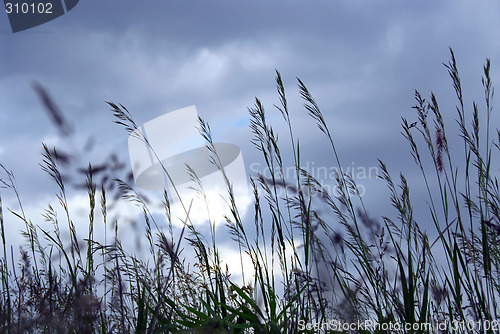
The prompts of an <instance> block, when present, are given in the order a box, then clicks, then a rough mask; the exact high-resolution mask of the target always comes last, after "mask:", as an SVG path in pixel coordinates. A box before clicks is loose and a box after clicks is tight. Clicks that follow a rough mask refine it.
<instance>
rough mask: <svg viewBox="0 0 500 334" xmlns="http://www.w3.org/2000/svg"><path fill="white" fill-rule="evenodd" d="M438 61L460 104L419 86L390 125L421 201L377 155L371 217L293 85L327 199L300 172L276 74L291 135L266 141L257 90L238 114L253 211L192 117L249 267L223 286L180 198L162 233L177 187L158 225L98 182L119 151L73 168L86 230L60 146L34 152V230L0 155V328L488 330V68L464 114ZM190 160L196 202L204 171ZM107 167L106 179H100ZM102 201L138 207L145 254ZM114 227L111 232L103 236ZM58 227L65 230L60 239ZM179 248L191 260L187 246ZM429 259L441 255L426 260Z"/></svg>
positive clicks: (496, 274) (132, 192)
mask: <svg viewBox="0 0 500 334" xmlns="http://www.w3.org/2000/svg"><path fill="white" fill-rule="evenodd" d="M450 51H451V50H450ZM445 67H446V69H447V70H448V73H449V75H450V77H451V79H452V84H453V88H454V91H455V93H456V97H457V101H458V103H457V106H456V121H457V122H456V124H445V121H444V120H445V118H446V117H443V115H442V113H441V111H440V106H439V105H438V102H437V98H436V96H435V95H434V94H432V93H431V95H430V97H429V99H428V100H427V99H425V98H423V97H422V95H421V94H420V93H419V92H415V100H416V105H415V106H414V109H415V112H416V114H415V116H414V119H412V120H407V119H405V118H403V119H402V135H403V136H404V138H405V139H406V140H407V142H408V143H409V150H410V153H411V157H413V160H414V162H415V164H416V166H417V168H418V169H419V170H420V172H421V177H422V181H423V182H422V184H423V185H424V186H425V191H426V192H427V198H425V199H420V198H417V199H415V198H412V197H411V193H410V184H409V182H408V181H407V179H406V177H405V176H404V175H403V174H400V175H399V177H398V179H397V180H395V179H394V178H393V176H392V175H391V173H390V172H389V169H390V167H389V166H388V165H387V164H385V163H384V162H382V161H379V167H380V171H381V174H380V175H379V176H380V179H381V182H385V184H386V185H387V188H388V204H389V203H390V204H391V205H392V207H393V211H390V212H387V214H386V215H384V216H382V217H380V218H374V217H372V216H371V215H370V214H369V209H368V208H367V206H368V205H365V203H364V199H363V196H361V194H360V193H359V191H358V186H357V184H356V181H355V179H354V177H353V176H352V175H351V174H349V173H345V172H343V169H342V160H341V157H340V154H339V152H338V150H337V148H336V145H335V140H334V134H335V132H334V131H331V130H330V128H329V126H328V124H327V118H326V117H325V116H324V115H323V113H322V112H321V110H320V107H319V104H318V103H317V102H316V100H315V99H314V97H313V95H312V93H311V92H310V91H309V90H308V89H307V87H306V85H305V83H304V82H302V81H301V80H300V79H299V80H298V90H299V94H300V96H301V97H302V99H303V101H304V105H303V107H304V112H306V113H308V114H309V115H310V117H311V118H312V120H313V121H315V122H316V123H317V126H318V128H319V130H320V133H319V135H321V136H324V140H325V141H326V142H327V143H328V144H329V147H330V153H329V154H330V156H331V163H332V165H334V166H336V167H337V168H336V170H337V171H338V173H337V174H336V180H335V182H336V189H337V191H336V193H334V194H332V193H329V192H328V191H326V189H325V188H324V187H323V185H322V183H321V181H320V180H317V179H316V178H314V177H313V175H312V173H311V171H308V170H306V169H305V168H304V166H305V165H306V163H305V162H304V161H303V160H302V156H301V145H300V141H299V138H297V137H296V136H295V135H294V128H295V127H296V126H297V125H295V124H293V117H292V116H293V115H292V114H291V113H290V111H289V105H288V102H287V94H286V91H285V87H284V85H283V80H282V78H281V75H280V73H279V72H276V87H277V93H278V97H279V103H278V104H277V105H275V106H274V108H273V109H275V110H273V112H278V113H279V114H281V116H282V117H283V122H284V125H285V128H286V129H287V134H285V136H288V139H287V140H283V139H282V140H281V141H280V142H278V133H276V131H275V130H274V129H275V128H273V126H272V125H271V124H270V123H269V120H268V113H267V111H266V109H265V107H264V105H263V104H262V103H261V101H260V100H259V99H256V100H255V104H254V106H252V107H251V108H249V115H250V128H251V130H252V133H253V139H252V143H253V145H254V146H255V148H256V149H257V150H258V151H259V152H260V153H261V155H262V159H263V162H264V165H265V168H266V170H268V171H271V172H272V173H271V174H270V175H266V176H264V174H256V175H250V184H251V187H252V193H253V210H251V211H252V212H251V217H250V219H245V220H244V219H243V218H242V217H241V216H240V213H239V211H238V206H237V199H236V198H235V195H234V191H233V186H232V183H231V180H230V179H228V178H227V176H226V174H225V172H224V168H223V165H222V163H221V160H220V158H219V156H218V153H217V150H216V148H215V145H214V143H213V139H212V134H211V131H210V127H209V125H208V124H207V123H206V122H205V121H203V120H202V119H200V120H199V130H200V134H201V135H202V136H203V138H204V140H205V142H206V146H207V149H208V150H209V152H210V156H211V162H212V164H213V165H214V166H215V167H216V168H217V169H219V170H220V171H221V173H222V174H223V175H224V180H225V185H226V189H227V192H228V195H229V197H228V198H229V201H228V208H227V215H226V216H225V219H226V226H225V228H226V229H227V230H228V231H229V233H231V235H232V236H233V241H234V243H235V247H237V249H238V250H239V252H240V256H241V261H243V258H244V257H246V256H249V257H250V258H251V261H252V264H253V270H252V275H251V277H249V276H248V274H245V272H244V273H243V282H244V283H243V284H237V283H235V282H236V281H235V280H234V278H233V277H231V275H230V273H229V270H228V268H226V267H225V266H224V265H223V261H222V258H223V255H222V254H221V252H220V249H219V245H218V244H217V238H216V229H215V222H214V221H212V220H211V219H209V217H208V219H207V220H208V223H209V224H210V229H209V231H210V232H209V235H203V234H201V233H200V232H199V231H198V230H197V228H196V227H195V226H194V225H193V224H192V223H191V220H190V212H191V210H195V209H196V208H192V207H191V205H190V203H183V206H184V209H185V219H184V220H183V224H184V225H183V226H184V227H183V228H182V229H181V230H180V231H179V230H178V229H174V228H173V226H174V221H173V219H174V218H173V217H172V214H171V203H172V201H176V200H179V199H178V198H177V197H178V194H176V191H175V188H174V192H173V193H170V192H168V191H167V190H165V191H164V193H163V195H164V196H163V201H162V202H161V205H162V207H163V209H164V212H165V215H164V217H163V218H162V219H161V221H160V220H159V219H160V218H159V217H158V215H154V214H152V212H151V210H150V205H152V204H151V203H149V201H148V200H147V199H146V198H145V196H143V195H142V194H140V193H139V192H138V191H137V190H136V189H135V187H134V186H133V185H132V184H131V183H130V182H128V181H130V180H129V178H127V177H125V178H124V179H118V178H115V179H114V180H113V182H111V181H110V179H111V176H112V175H113V173H114V172H116V171H117V170H120V168H115V167H116V166H117V165H120V164H119V163H117V162H116V161H115V160H116V158H115V159H111V160H113V161H114V165H113V166H115V167H109V166H107V165H97V166H96V167H95V166H92V165H91V164H89V165H88V167H86V168H85V169H83V171H84V173H83V174H81V175H82V177H84V182H83V184H84V188H85V189H86V192H87V194H88V208H89V210H88V212H89V214H88V230H87V232H85V233H84V234H81V233H82V232H81V231H78V232H77V230H76V225H75V223H74V221H73V218H72V214H71V210H70V207H69V204H68V189H67V186H66V184H67V181H66V180H65V177H64V175H65V174H64V171H63V170H64V169H67V168H68V164H69V163H68V161H67V159H65V155H64V154H63V153H61V152H59V151H58V150H56V149H55V148H49V147H47V146H46V145H44V146H43V149H44V152H43V160H42V164H41V167H42V169H43V170H44V171H45V172H46V173H47V174H48V175H49V176H50V177H51V178H52V179H53V181H54V182H55V183H56V185H57V188H58V192H57V194H56V202H55V203H52V204H49V205H48V206H47V209H46V210H45V212H44V213H43V215H42V217H43V219H44V221H45V223H44V224H38V223H34V222H32V221H31V220H30V219H29V218H28V217H27V216H26V214H25V212H24V209H23V206H22V201H21V196H20V195H19V192H18V189H17V187H16V184H15V178H14V175H13V173H12V172H11V171H9V170H8V169H7V168H5V167H4V166H3V165H0V170H1V179H0V180H1V186H2V188H3V191H2V193H5V192H10V193H11V194H13V195H14V198H16V199H17V201H18V209H17V210H16V211H14V210H11V209H8V210H7V211H6V210H3V211H2V210H1V209H2V205H1V204H2V202H1V197H0V223H1V236H2V246H3V247H2V250H3V257H2V259H1V260H0V268H1V269H0V270H1V285H2V294H1V296H0V328H1V330H2V332H9V333H10V332H13V333H24V332H37V333H38V332H41V333H68V332H69V333H130V332H135V333H168V332H179V333H188V332H189V333H310V332H327V331H330V332H364V333H382V332H409V333H427V332H429V333H431V332H432V333H437V332H443V331H444V332H487V333H493V332H498V328H495V327H494V326H495V324H496V323H495V322H494V321H497V320H498V312H499V307H498V298H499V296H500V294H499V293H500V284H499V282H500V280H499V279H500V252H499V242H498V238H499V235H500V192H499V185H498V180H497V177H496V169H495V168H494V165H495V160H494V159H495V154H497V153H498V150H500V131H498V130H496V134H495V135H493V134H492V133H493V132H492V131H493V130H492V129H491V124H490V122H491V120H492V117H491V113H492V110H493V107H492V105H493V103H492V101H493V92H494V90H493V85H492V81H491V77H490V68H491V66H490V61H489V60H487V61H486V64H485V65H484V73H483V78H482V85H483V88H484V100H485V102H484V109H485V110H484V111H483V112H481V111H480V107H479V105H478V104H477V103H475V102H473V103H472V112H471V115H469V114H468V113H467V111H466V110H468V108H467V107H466V105H467V103H466V102H465V101H464V97H463V92H462V85H461V81H460V76H459V72H458V67H457V64H456V59H455V56H454V54H453V52H452V51H451V60H450V61H449V62H448V63H446V64H445ZM36 89H37V92H38V93H39V94H40V96H41V98H42V102H43V103H44V104H45V105H46V107H47V108H48V109H49V114H51V115H52V117H53V118H54V119H57V120H58V122H57V123H56V125H58V124H59V125H60V124H62V125H64V129H62V130H65V131H61V133H62V134H63V135H66V136H70V135H71V131H70V130H69V129H71V127H70V126H69V125H68V123H67V122H65V121H64V118H62V117H61V115H59V111H58V109H57V107H56V105H55V104H54V103H53V102H52V101H51V100H50V97H49V95H48V94H47V93H46V92H45V90H44V89H43V88H42V87H41V86H37V87H36ZM108 104H109V106H110V107H111V110H112V112H113V113H114V115H115V120H116V123H118V124H120V125H121V126H123V127H124V128H125V129H126V131H127V132H128V133H129V134H135V135H136V136H139V139H141V140H143V141H144V143H145V144H147V145H149V143H148V142H147V139H146V138H143V137H140V132H135V130H137V126H136V124H135V123H134V121H133V118H132V116H131V114H130V112H129V111H128V110H127V109H126V108H125V107H123V106H122V105H117V104H115V103H111V102H108ZM471 116H472V117H471ZM468 117H471V118H470V120H469V119H468ZM455 125H458V132H457V133H455V134H454V126H455ZM279 126H280V127H281V125H279ZM281 138H283V137H281ZM457 140H460V141H461V142H462V143H463V147H462V149H461V150H462V151H461V152H460V151H458V152H457V151H453V149H456V147H455V146H454V145H451V144H452V143H453V142H455V141H457ZM283 143H285V144H284V146H283ZM282 149H287V150H291V154H290V156H292V157H293V168H294V171H295V177H294V178H293V179H288V178H287V177H286V176H287V173H285V170H286V169H287V167H286V166H285V165H284V161H283V158H282V157H283V156H284V155H283V154H282V151H281V150H282ZM325 154H327V152H325ZM429 161H430V164H429V163H428V162H429ZM108 167H109V168H108ZM187 168H188V172H189V173H190V176H191V178H192V180H193V181H195V182H196V184H197V185H198V187H197V189H196V190H197V192H198V194H199V195H201V196H202V197H203V196H204V189H203V185H202V183H201V181H200V180H199V178H198V176H197V175H196V173H195V171H194V170H193V169H192V168H190V167H189V166H188V167H187ZM163 169H164V172H165V174H166V176H167V177H168V170H167V169H166V168H165V167H163ZM80 170H81V171H82V169H80ZM103 171H106V172H107V174H105V176H104V177H100V178H99V177H98V176H99V174H101V175H102V173H103ZM370 195H371V194H369V193H368V194H367V196H370ZM110 196H111V197H110ZM118 197H119V198H118ZM114 200H125V201H127V202H128V203H130V204H131V205H137V206H139V207H140V208H141V210H142V217H141V218H140V219H141V221H142V223H143V226H145V228H144V237H145V238H144V239H145V240H146V241H147V247H148V253H149V254H148V256H147V258H144V257H140V256H137V255H135V254H130V253H128V252H127V251H126V249H125V247H123V245H122V243H121V241H120V239H119V238H118V229H119V226H120V224H121V221H120V220H119V219H117V220H115V221H110V219H112V218H110V217H112V216H111V215H110V214H109V210H110V209H111V207H112V203H113V201H114ZM420 201H422V203H425V204H426V205H427V209H428V210H427V211H425V212H416V211H415V210H416V209H415V208H417V207H418V208H421V207H422V205H421V204H419V203H420ZM207 205H208V204H207ZM388 209H389V205H388ZM61 212H62V215H61ZM96 212H100V214H96ZM8 219H9V221H10V219H14V220H20V221H21V222H22V223H23V224H24V226H25V230H24V232H23V236H24V237H25V244H24V245H23V247H22V248H20V250H19V251H20V256H16V258H19V260H15V256H14V253H17V250H14V249H13V246H12V245H9V244H8V241H7V240H6V233H5V226H6V224H7V220H8ZM251 220H253V224H252V223H251ZM47 222H49V223H50V225H48V224H46V223H47ZM429 222H432V224H429ZM432 225H433V226H434V229H432ZM47 226H51V227H50V228H47ZM111 228H114V233H113V234H114V236H113V237H112V238H111V239H112V240H108V239H109V238H110V236H108V230H109V232H111V230H112V229H111ZM98 229H103V230H104V231H105V238H104V242H102V241H100V242H99V241H97V240H96V237H95V232H96V231H97V230H98ZM66 232H67V234H68V235H69V239H65V238H64V237H63V235H65V234H66ZM430 236H433V237H432V238H431V237H430ZM63 240H65V241H63ZM188 248H189V249H191V250H192V251H193V253H194V254H195V257H194V259H189V258H187V257H186V256H185V255H183V254H184V253H183V249H188ZM441 253H442V254H443V256H444V257H442V258H439V257H437V256H435V255H436V254H441ZM370 323H371V324H374V325H373V326H369V324H370ZM357 324H361V327H359V325H357ZM480 325H482V326H483V327H482V328H480V327H479V326H480ZM346 326H349V327H346ZM353 326H354V327H353ZM399 326H402V327H399ZM405 326H409V327H405ZM488 326H489V327H488Z"/></svg>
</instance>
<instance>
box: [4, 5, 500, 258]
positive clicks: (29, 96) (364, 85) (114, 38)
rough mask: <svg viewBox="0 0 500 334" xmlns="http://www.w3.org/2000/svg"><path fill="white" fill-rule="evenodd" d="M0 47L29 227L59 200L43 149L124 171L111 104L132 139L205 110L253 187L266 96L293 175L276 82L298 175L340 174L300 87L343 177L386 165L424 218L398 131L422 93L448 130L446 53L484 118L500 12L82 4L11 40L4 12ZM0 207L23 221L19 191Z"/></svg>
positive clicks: (10, 138)
mask: <svg viewBox="0 0 500 334" xmlns="http://www.w3.org/2000/svg"><path fill="white" fill-rule="evenodd" d="M0 41H1V44H2V46H1V47H0V60H1V62H0V163H1V164H2V165H3V166H4V167H5V168H6V169H7V170H10V171H12V172H13V173H14V175H15V177H16V184H17V186H18V189H19V192H20V195H21V199H22V201H23V205H24V208H25V210H26V211H27V212H28V213H29V215H30V219H32V220H33V221H34V222H35V223H38V222H39V224H42V225H43V219H42V218H41V212H43V209H44V208H46V207H47V204H48V203H49V202H53V201H54V198H55V197H54V193H55V192H57V188H56V186H55V184H54V182H52V181H51V179H50V177H48V176H47V174H46V173H44V172H43V171H42V170H41V168H40V166H39V164H40V163H41V161H42V156H41V152H42V144H41V143H42V142H43V143H46V144H47V145H49V146H50V147H53V146H55V147H57V148H61V150H65V151H66V152H72V153H73V155H74V156H76V157H77V159H78V163H79V164H80V165H81V166H86V164H87V163H88V162H89V161H91V162H92V163H93V164H99V163H102V162H103V161H107V160H106V159H108V158H109V156H110V155H111V154H115V155H116V156H117V157H119V159H120V160H121V161H124V162H126V163H128V164H130V162H129V160H128V159H129V157H128V146H127V140H128V133H127V132H126V131H125V130H124V129H123V127H120V126H119V125H117V124H115V123H113V120H114V118H113V115H112V112H111V111H110V107H109V106H108V105H107V104H106V101H111V102H114V103H117V104H118V103H119V104H122V105H123V106H125V107H126V108H127V109H128V110H129V111H130V112H131V114H132V117H133V119H134V121H135V122H136V123H137V124H144V123H146V122H148V121H150V120H152V119H154V118H156V117H159V116H161V115H163V114H165V113H166V112H170V111H174V110H177V109H180V108H184V107H187V106H190V105H196V108H197V112H198V114H199V116H201V117H202V118H203V119H204V120H206V121H207V122H208V123H209V124H210V127H211V130H212V135H213V138H214V140H215V141H217V142H222V143H231V144H235V145H237V146H238V147H239V148H240V149H241V154H242V157H243V161H244V165H245V167H246V172H247V174H251V175H255V174H256V173H257V172H264V171H263V170H262V166H263V163H264V161H263V159H262V157H261V155H260V154H259V152H258V151H257V150H256V149H255V147H254V146H253V145H252V144H251V139H252V138H253V134H252V132H251V130H250V127H249V124H250V122H249V115H248V108H249V107H252V106H253V105H254V102H255V97H258V98H259V99H260V100H261V101H262V103H263V105H264V106H265V108H266V112H267V114H268V119H269V122H270V123H271V124H272V126H273V128H274V129H275V131H276V133H279V140H280V144H281V145H282V151H283V154H284V156H285V161H286V162H288V163H290V161H291V160H290V159H291V154H290V148H291V147H290V141H289V140H288V136H287V132H288V129H287V125H286V124H285V122H284V121H283V119H282V117H281V115H280V113H279V112H278V111H277V110H276V109H275V108H274V107H273V105H274V104H278V103H279V98H278V95H277V93H276V87H275V75H276V74H275V71H276V70H278V71H279V72H280V73H281V75H282V77H283V82H284V85H285V89H286V91H287V97H288V100H289V101H288V103H289V106H290V112H291V121H292V126H293V130H294V133H295V136H296V137H297V138H300V145H301V152H302V160H303V161H304V162H305V163H307V164H309V166H311V169H312V170H314V168H316V170H317V171H319V168H320V167H324V168H330V167H332V166H334V163H335V161H334V157H333V155H332V152H331V149H330V148H329V145H328V142H327V141H326V140H325V137H324V135H323V134H322V133H321V132H320V131H319V130H318V129H317V126H316V124H315V121H314V120H313V119H311V118H310V117H309V116H308V115H307V112H306V111H305V110H304V108H303V106H302V105H303V101H302V100H301V99H300V94H299V91H298V88H297V79H296V78H297V77H298V78H300V79H301V80H302V81H303V82H304V83H305V84H306V86H307V87H308V89H309V91H310V92H311V93H312V94H313V96H314V98H315V99H316V101H317V103H318V105H319V106H320V108H321V110H322V112H323V113H324V117H325V119H326V122H327V123H328V125H329V127H330V131H331V133H332V134H333V138H334V141H335V144H336V146H337V150H338V153H339V156H340V159H341V161H342V163H343V166H351V167H352V168H354V169H353V170H356V171H361V170H369V168H376V167H377V166H378V162H377V159H381V160H383V161H384V162H386V164H387V165H388V167H389V170H390V171H391V173H392V174H393V176H394V178H395V179H397V178H398V174H399V173H400V172H403V173H404V174H405V175H406V176H407V177H408V180H409V182H410V187H412V188H411V189H412V195H413V196H414V197H415V198H416V199H420V198H422V202H421V203H420V204H417V206H418V207H419V208H420V209H422V210H425V207H426V205H425V200H424V199H423V196H424V189H423V187H422V181H421V178H419V173H418V170H417V168H416V167H415V165H414V164H413V160H412V157H411V155H410V152H409V149H408V147H409V146H408V144H407V143H406V142H405V140H404V138H403V136H402V135H401V133H400V131H401V127H400V123H401V117H405V118H407V119H408V120H409V121H416V120H417V116H416V113H415V111H414V110H413V109H412V106H414V105H415V101H414V92H415V90H418V91H420V92H421V93H422V95H423V96H424V97H427V96H428V95H429V93H430V92H431V91H433V92H434V93H435V94H436V96H437V98H438V101H439V102H440V105H441V106H442V110H443V112H444V113H445V114H446V115H447V116H446V117H447V119H448V117H449V120H451V123H450V124H452V123H453V118H454V117H455V114H454V112H455V111H454V108H455V107H454V106H455V104H456V99H455V96H454V92H453V87H452V84H451V81H450V79H449V76H448V74H447V71H446V68H445V67H444V66H443V63H446V62H448V61H449V59H450V52H449V48H450V47H451V48H452V49H453V50H454V52H455V55H456V58H457V62H458V66H459V70H460V75H461V78H462V80H463V87H464V91H465V99H466V106H468V107H469V108H470V106H471V105H472V100H477V101H478V103H479V105H480V106H482V105H484V103H483V99H482V97H483V91H482V87H481V75H482V66H483V64H484V62H485V59H486V58H489V59H491V62H492V70H491V77H492V79H493V82H494V83H495V82H497V81H498V78H499V73H500V70H499V68H500V67H499V66H498V64H500V1H493V0H492V1H453V2H452V1H419V2H410V1H376V2H375V1H326V0H314V1H307V2H306V1H294V0H282V1H246V2H245V1H238V2H236V1H217V0H213V1H194V0H193V1H182V2H181V1H159V0H151V1H147V2H139V1H129V0H120V1H118V0H107V1H80V3H79V4H78V5H77V6H76V7H75V8H74V9H72V10H71V11H70V12H68V13H66V14H65V15H63V16H61V17H59V18H57V19H55V20H53V21H50V22H48V23H46V24H43V25H40V26H38V27H35V28H32V29H29V30H26V31H21V32H18V33H12V32H11V30H10V26H9V23H8V19H7V15H5V14H2V13H0ZM35 85H41V86H42V87H44V89H46V91H47V92H48V93H49V94H50V96H51V97H52V98H53V100H54V101H55V102H56V103H57V105H58V106H59V108H60V110H61V112H62V113H63V114H64V116H65V117H66V119H67V120H68V122H69V123H70V124H71V128H72V129H73V132H72V133H71V135H70V136H64V135H63V134H61V132H60V131H59V129H58V128H57V127H56V126H54V123H53V122H52V121H51V119H50V117H49V116H50V115H48V114H47V112H46V110H45V108H44V106H43V104H42V103H41V101H40V98H39V96H38V95H37V93H36V91H35V89H34V87H35ZM481 103H482V104H481ZM448 115H449V116H448ZM495 119H496V118H495V117H494V118H493V120H495ZM493 124H497V123H493ZM91 143H92V145H90V144H91ZM90 146H91V147H92V149H91V150H90V149H88V148H89V147H90ZM359 176H360V177H359V178H358V180H357V182H358V184H360V185H361V186H362V187H363V189H364V191H365V195H364V196H363V198H364V201H365V204H366V206H367V209H368V211H369V212H372V213H373V215H374V216H376V217H377V216H380V215H386V216H389V215H395V212H394V210H391V208H390V205H389V204H388V198H389V193H388V191H387V188H386V185H385V184H384V183H383V182H382V181H381V180H378V179H377V178H376V177H375V176H373V175H371V176H370V175H369V176H366V177H363V176H362V175H359ZM328 181H329V180H325V182H327V183H328ZM330 181H331V180H330ZM0 195H1V196H2V201H3V206H4V212H7V210H5V208H10V209H12V210H14V211H16V210H17V209H18V207H17V204H16V203H15V198H14V196H13V194H12V192H9V191H8V190H7V189H0ZM85 196H86V195H85V193H83V194H82V192H77V191H75V192H72V193H71V194H70V202H71V203H72V205H73V206H74V207H75V210H76V211H78V210H81V211H85V209H84V208H85V205H87V204H86V201H87V200H86V198H85ZM121 210H122V213H123V212H127V211H124V210H128V209H127V208H125V207H123V208H122V209H121ZM4 215H5V221H6V222H8V224H9V227H12V228H9V230H8V234H9V240H12V243H13V244H17V243H19V244H20V243H22V241H21V239H20V237H18V236H17V235H18V231H19V230H20V229H22V224H21V223H20V222H19V221H18V220H16V218H15V217H13V216H12V215H11V214H9V213H5V214H4ZM130 215H133V213H130ZM250 218H251V217H250ZM245 219H248V218H245ZM250 222H251V219H250ZM81 228H82V229H84V228H85V227H84V226H82V227H81ZM429 228H432V226H429ZM125 230H126V228H124V231H125ZM83 231H85V229H84V230H83ZM124 233H125V232H124ZM221 247H227V248H230V246H229V244H224V243H222V244H221ZM228 257H229V255H228Z"/></svg>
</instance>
